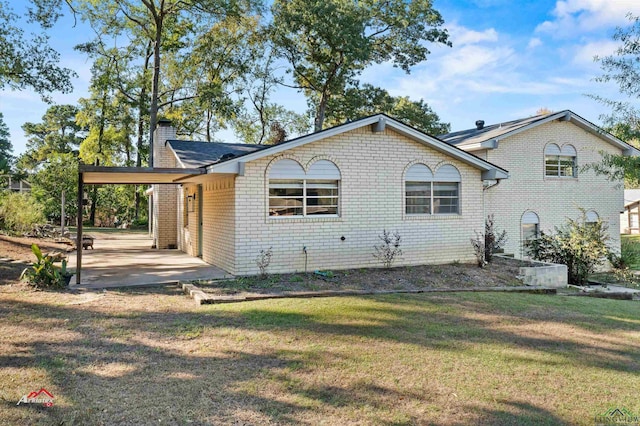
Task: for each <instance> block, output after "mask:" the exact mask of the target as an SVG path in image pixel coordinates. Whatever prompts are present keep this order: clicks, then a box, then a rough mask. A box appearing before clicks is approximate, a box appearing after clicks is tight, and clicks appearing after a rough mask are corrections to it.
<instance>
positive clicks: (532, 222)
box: [521, 211, 540, 246]
mask: <svg viewBox="0 0 640 426" xmlns="http://www.w3.org/2000/svg"><path fill="white" fill-rule="evenodd" d="M521 227H522V243H523V246H524V244H525V243H526V242H527V241H531V240H534V239H536V238H538V236H539V235H540V218H539V217H538V215H537V214H536V213H534V212H532V211H527V212H525V213H524V214H523V215H522V219H521Z"/></svg>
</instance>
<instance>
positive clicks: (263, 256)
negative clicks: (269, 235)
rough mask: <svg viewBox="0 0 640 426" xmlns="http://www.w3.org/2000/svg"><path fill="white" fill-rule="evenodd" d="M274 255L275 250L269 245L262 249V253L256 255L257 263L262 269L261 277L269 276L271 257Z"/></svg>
mask: <svg viewBox="0 0 640 426" xmlns="http://www.w3.org/2000/svg"><path fill="white" fill-rule="evenodd" d="M272 256H273V250H272V248H271V247H269V248H268V249H266V250H260V253H259V254H258V256H257V257H256V265H258V269H259V270H260V278H267V275H268V274H267V269H268V268H269V265H270V264H271V257H272Z"/></svg>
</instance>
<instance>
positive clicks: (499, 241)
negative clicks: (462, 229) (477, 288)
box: [471, 214, 507, 268]
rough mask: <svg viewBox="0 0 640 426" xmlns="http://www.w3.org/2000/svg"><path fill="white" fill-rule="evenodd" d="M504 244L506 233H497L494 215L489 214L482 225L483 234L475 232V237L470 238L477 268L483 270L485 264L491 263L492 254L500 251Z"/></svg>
mask: <svg viewBox="0 0 640 426" xmlns="http://www.w3.org/2000/svg"><path fill="white" fill-rule="evenodd" d="M506 242H507V231H504V230H503V231H502V232H499V231H498V230H497V229H496V226H495V219H494V215H493V214H490V215H489V216H487V220H486V221H485V223H484V234H481V233H479V232H478V231H476V232H475V237H474V238H471V245H472V246H473V252H474V253H475V255H476V260H477V262H478V266H479V267H481V268H483V267H484V266H485V265H487V263H491V261H492V260H493V255H494V253H496V252H497V251H498V250H500V249H501V248H502V247H503V246H504V244H505V243H506Z"/></svg>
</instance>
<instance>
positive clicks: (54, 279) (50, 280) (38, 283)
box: [20, 244, 72, 289]
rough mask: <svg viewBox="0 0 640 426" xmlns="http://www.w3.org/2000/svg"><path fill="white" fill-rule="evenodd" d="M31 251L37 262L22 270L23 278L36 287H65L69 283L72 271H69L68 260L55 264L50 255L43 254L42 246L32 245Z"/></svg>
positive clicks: (21, 277)
mask: <svg viewBox="0 0 640 426" xmlns="http://www.w3.org/2000/svg"><path fill="white" fill-rule="evenodd" d="M31 251H33V254H34V255H35V256H36V259H37V261H36V263H34V264H33V266H30V267H28V268H27V269H25V270H24V271H22V275H21V276H20V279H21V280H24V281H26V282H28V283H29V284H30V285H32V286H33V287H35V288H54V289H55V288H63V287H66V286H67V284H68V283H69V281H68V280H69V278H70V277H71V275H72V274H71V273H70V272H69V271H67V261H66V260H63V261H62V266H61V267H60V268H59V267H57V266H55V264H54V260H53V258H52V257H51V256H49V255H43V254H42V251H41V250H40V247H38V246H37V245H36V244H32V245H31Z"/></svg>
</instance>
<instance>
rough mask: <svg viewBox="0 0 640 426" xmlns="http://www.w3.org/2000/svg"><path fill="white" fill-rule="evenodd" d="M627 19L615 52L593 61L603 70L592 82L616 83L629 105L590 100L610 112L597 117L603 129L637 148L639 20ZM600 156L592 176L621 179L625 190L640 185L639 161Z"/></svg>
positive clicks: (639, 125)
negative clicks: (625, 187)
mask: <svg viewBox="0 0 640 426" xmlns="http://www.w3.org/2000/svg"><path fill="white" fill-rule="evenodd" d="M627 17H628V19H629V26H627V27H626V28H618V30H617V31H616V32H615V34H614V36H613V40H614V41H615V42H618V43H620V44H619V45H618V48H617V49H616V51H615V52H614V53H613V54H612V55H608V56H604V57H598V56H596V58H595V60H596V61H597V62H599V63H600V67H601V68H602V70H603V74H602V75H601V76H600V77H598V78H597V79H596V81H599V82H604V83H608V82H614V83H617V85H618V90H619V92H620V93H621V94H622V95H625V96H627V97H628V98H629V99H631V100H632V101H626V100H614V99H610V98H605V97H602V96H597V95H590V97H591V98H592V99H595V100H596V101H598V102H600V103H602V104H604V105H606V106H608V107H609V108H611V114H608V115H603V116H601V119H603V120H604V122H605V125H606V129H607V130H608V131H609V132H611V133H613V134H614V135H615V136H617V137H618V138H620V139H622V140H624V141H626V142H629V143H630V144H632V145H635V146H636V147H637V146H638V145H639V144H640V110H639V109H638V108H637V107H636V106H635V103H634V102H633V99H636V100H637V99H639V98H640V17H638V16H633V15H632V14H629V15H627ZM602 154H603V162H602V164H594V165H589V167H591V168H593V169H594V171H595V172H596V173H598V174H605V175H608V176H609V178H610V180H612V181H621V180H622V179H624V181H625V185H626V186H627V187H637V186H638V185H640V160H638V158H637V157H632V156H629V157H623V156H620V155H611V154H607V153H602Z"/></svg>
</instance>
